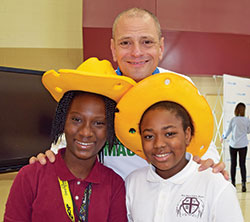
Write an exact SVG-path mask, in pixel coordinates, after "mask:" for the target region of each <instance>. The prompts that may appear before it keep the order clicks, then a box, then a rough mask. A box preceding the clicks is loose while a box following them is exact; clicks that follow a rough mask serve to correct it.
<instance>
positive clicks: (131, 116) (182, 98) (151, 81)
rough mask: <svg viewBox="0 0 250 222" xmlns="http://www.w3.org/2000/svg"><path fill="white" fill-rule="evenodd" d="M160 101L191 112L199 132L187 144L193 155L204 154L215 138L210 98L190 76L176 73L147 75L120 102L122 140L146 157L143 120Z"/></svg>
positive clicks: (118, 127)
mask: <svg viewBox="0 0 250 222" xmlns="http://www.w3.org/2000/svg"><path fill="white" fill-rule="evenodd" d="M160 101H172V102H176V103H178V104H180V105H182V106H183V107H184V108H185V109H186V110H187V111H188V113H189V114H190V116H191V118H192V120H193V124H194V128H195V135H194V136H193V138H192V140H191V143H190V144H189V146H188V147H187V151H188V152H190V153H192V154H193V155H198V156H200V157H201V156H202V155H203V154H204V153H205V152H206V151H207V149H208V147H209V145H210V143H211V140H212V137H213V128H214V122H213V115H212V111H211V109H210V106H209V104H208V103H207V101H206V99H205V98H204V97H203V96H202V95H200V93H199V91H198V89H197V88H196V87H195V86H194V85H193V84H192V83H191V82H190V81H189V80H187V79H186V78H184V77H182V76H180V75H177V74H174V73H160V74H156V75H152V76H150V77H147V78H146V79H144V80H142V81H140V82H139V83H137V85H136V86H134V87H133V88H131V89H130V90H129V91H128V92H127V93H126V94H125V95H124V96H123V97H122V98H121V100H120V101H119V102H118V104H117V109H118V110H119V111H118V112H117V113H116V114H115V131H116V136H117V138H118V139H119V140H120V142H121V143H122V144H123V145H124V146H125V147H127V148H128V149H130V150H131V151H133V152H134V153H135V154H137V155H138V156H140V157H142V158H143V159H146V157H145V154H144V152H143V149H142V144H141V137H140V133H139V122H140V119H141V116H142V114H143V113H144V111H145V110H146V109H147V108H148V107H150V106H151V105H153V104H155V103H157V102H160Z"/></svg>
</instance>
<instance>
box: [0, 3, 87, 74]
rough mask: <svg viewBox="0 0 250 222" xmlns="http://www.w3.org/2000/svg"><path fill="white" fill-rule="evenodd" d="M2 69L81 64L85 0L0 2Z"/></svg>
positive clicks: (0, 60) (72, 66)
mask: <svg viewBox="0 0 250 222" xmlns="http://www.w3.org/2000/svg"><path fill="white" fill-rule="evenodd" d="M0 30H1V32H0V66H10V67H17V68H27V69H37V70H47V69H51V68H53V69H60V68H75V67H77V66H78V65H79V64H80V63H81V62H82V59H83V58H82V56H83V49H82V0H73V1H72V0H60V1H58V0H42V1H38V0H0Z"/></svg>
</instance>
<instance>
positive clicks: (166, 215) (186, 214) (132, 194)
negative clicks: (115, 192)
mask: <svg viewBox="0 0 250 222" xmlns="http://www.w3.org/2000/svg"><path fill="white" fill-rule="evenodd" d="M186 158H187V159H189V160H190V159H191V160H190V161H189V162H188V164H187V165H186V166H185V168H184V169H183V170H182V171H180V172H179V173H178V174H176V175H174V176H173V177H171V178H169V179H166V180H165V179H163V178H161V177H160V176H159V175H158V174H156V173H155V169H154V167H153V166H152V165H150V166H147V167H144V168H141V169H138V170H136V171H134V172H133V173H131V174H130V175H129V176H128V177H127V179H126V204H127V211H128V220H129V221H134V222H166V221H169V222H175V221H181V222H187V221H188V222H189V221H220V222H222V221H223V222H224V221H226V222H231V221H232V222H236V221H237V222H241V221H243V217H242V213H241V209H240V206H239V202H238V199H237V196H236V190H235V188H234V187H233V186H232V185H231V184H230V183H229V182H228V181H226V180H225V179H224V178H223V176H222V175H221V174H220V173H219V174H214V173H212V170H211V169H208V170H205V171H202V172H198V167H199V165H198V164H196V163H195V162H194V161H193V160H192V155H191V154H189V153H187V155H186Z"/></svg>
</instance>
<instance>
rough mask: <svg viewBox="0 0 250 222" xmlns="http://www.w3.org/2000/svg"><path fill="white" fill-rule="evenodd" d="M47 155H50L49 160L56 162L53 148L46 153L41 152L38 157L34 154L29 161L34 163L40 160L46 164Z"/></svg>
mask: <svg viewBox="0 0 250 222" xmlns="http://www.w3.org/2000/svg"><path fill="white" fill-rule="evenodd" d="M46 157H48V159H49V162H51V163H53V162H55V159H56V158H55V154H54V153H53V152H52V151H51V150H47V151H46V152H45V154H43V153H39V154H38V155H37V156H36V157H34V156H32V157H31V158H30V159H29V163H30V164H33V163H35V162H36V161H39V163H40V164H42V165H45V164H46Z"/></svg>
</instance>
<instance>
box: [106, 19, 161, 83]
mask: <svg viewBox="0 0 250 222" xmlns="http://www.w3.org/2000/svg"><path fill="white" fill-rule="evenodd" d="M163 50H164V39H163V38H161V39H159V35H158V32H157V28H156V25H155V22H154V20H153V19H152V18H151V17H150V16H148V15H145V16H143V17H127V16H125V15H124V16H122V17H121V18H120V19H119V21H118V23H117V26H116V30H115V33H114V39H111V51H112V55H113V60H114V61H115V62H117V63H118V65H119V67H120V69H121V71H122V73H123V75H124V76H128V77H131V78H132V79H134V80H135V81H137V82H138V81H140V80H142V79H144V78H146V77H148V76H150V75H151V74H152V73H153V72H154V70H155V69H156V67H157V66H158V63H159V61H160V60H161V59H162V55H163Z"/></svg>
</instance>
